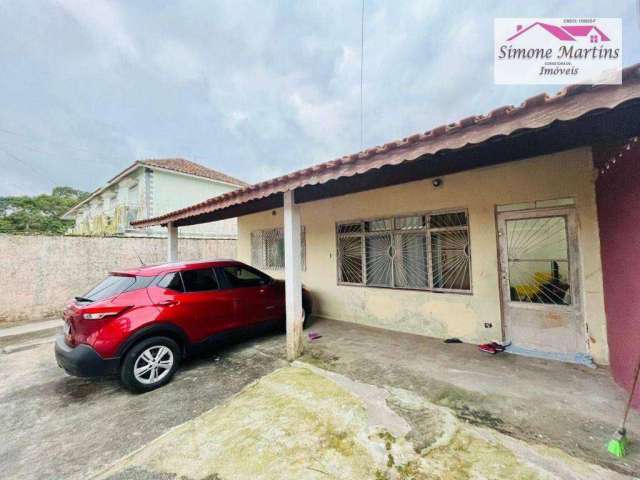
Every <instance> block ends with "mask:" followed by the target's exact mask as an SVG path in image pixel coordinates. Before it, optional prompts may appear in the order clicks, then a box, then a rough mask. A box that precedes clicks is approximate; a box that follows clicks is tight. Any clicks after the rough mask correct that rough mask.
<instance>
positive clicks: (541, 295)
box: [507, 216, 572, 305]
mask: <svg viewBox="0 0 640 480" xmlns="http://www.w3.org/2000/svg"><path fill="white" fill-rule="evenodd" d="M507 252H508V255H509V290H510V296H511V300H512V301H515V302H528V303H545V304H554V305H571V303H572V299H571V275H570V265H569V245H568V239H567V221H566V219H565V217H562V216H555V217H540V218H524V219H518V220H508V221H507Z"/></svg>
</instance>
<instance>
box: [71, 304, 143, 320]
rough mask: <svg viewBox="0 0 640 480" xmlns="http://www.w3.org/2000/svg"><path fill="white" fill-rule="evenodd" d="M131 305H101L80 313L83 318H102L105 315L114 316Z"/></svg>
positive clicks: (105, 316)
mask: <svg viewBox="0 0 640 480" xmlns="http://www.w3.org/2000/svg"><path fill="white" fill-rule="evenodd" d="M129 308H131V306H117V307H106V308H105V307H103V308H96V309H87V310H85V311H84V312H83V313H82V318H84V319H85V320H102V319H103V318H107V317H116V316H118V315H120V314H121V313H123V312H124V311H125V310H128V309H129Z"/></svg>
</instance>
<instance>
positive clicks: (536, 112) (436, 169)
mask: <svg viewBox="0 0 640 480" xmlns="http://www.w3.org/2000/svg"><path fill="white" fill-rule="evenodd" d="M622 79H623V83H622V85H593V86H592V85H571V86H568V87H566V88H564V89H563V90H562V91H560V92H558V93H557V94H556V95H552V96H549V95H547V94H544V93H543V94H540V95H536V96H534V97H531V98H528V99H526V100H525V101H524V102H522V104H521V105H520V106H518V107H514V106H503V107H500V108H496V109H494V110H492V111H491V112H489V113H488V114H486V115H480V116H471V117H467V118H464V119H462V120H460V121H458V122H455V123H451V124H449V125H442V126H440V127H437V128H434V129H432V130H429V131H427V132H425V133H419V134H415V135H411V136H409V137H407V138H404V139H402V140H398V141H394V142H390V143H387V144H384V145H382V146H379V147H374V148H370V149H367V150H364V151H362V152H359V153H354V154H352V155H347V156H344V157H342V158H338V159H335V160H331V161H329V162H325V163H321V164H318V165H314V166H311V167H308V168H305V169H302V170H298V171H295V172H292V173H289V174H287V175H283V176H280V177H276V178H273V179H270V180H266V181H263V182H259V183H256V184H254V185H249V186H246V187H243V188H240V189H238V190H234V191H232V192H228V193H225V194H222V195H219V196H216V197H213V198H210V199H208V200H205V201H203V202H200V203H197V204H195V205H191V206H189V207H185V208H182V209H180V210H176V211H174V212H170V213H167V214H164V215H161V216H157V217H153V218H149V219H145V220H139V221H137V222H133V223H132V225H134V226H135V227H139V228H142V227H149V226H152V225H166V224H167V223H168V222H173V223H174V225H176V226H185V225H193V224H198V223H205V222H211V221H216V220H221V219H225V218H231V217H237V216H242V215H246V214H249V213H255V212H260V211H264V210H269V209H273V208H278V207H281V206H282V204H283V200H282V194H283V193H284V192H286V191H289V190H294V191H295V200H296V203H304V202H308V201H314V200H319V199H321V198H329V197H333V196H338V195H345V194H348V193H354V192H358V191H364V190H370V189H374V188H380V187H383V186H389V185H396V184H400V183H406V182H410V181H415V180H420V179H424V178H431V177H436V176H439V175H444V174H450V173H455V172H459V171H463V170H469V169H472V168H477V167H481V166H486V165H493V164H498V163H504V162H508V161H514V160H519V159H523V158H527V157H531V156H535V155H542V154H545V153H552V152H557V151H561V150H566V149H570V148H576V147H580V146H587V145H595V144H603V143H612V142H616V141H620V140H622V139H625V138H628V137H630V136H634V135H638V134H640V122H638V121H637V119H638V118H640V64H636V65H633V66H630V67H627V68H625V69H624V70H623V72H622Z"/></svg>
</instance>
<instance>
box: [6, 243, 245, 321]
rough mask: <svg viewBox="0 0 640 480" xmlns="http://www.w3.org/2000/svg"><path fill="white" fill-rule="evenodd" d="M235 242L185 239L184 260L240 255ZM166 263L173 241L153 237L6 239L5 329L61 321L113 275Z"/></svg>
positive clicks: (181, 248)
mask: <svg viewBox="0 0 640 480" xmlns="http://www.w3.org/2000/svg"><path fill="white" fill-rule="evenodd" d="M235 250H236V240H235V239H194V238H184V239H180V242H179V245H178V258H179V259H181V260H196V259H202V258H233V257H235ZM138 255H139V256H140V258H141V259H142V261H143V262H145V263H147V264H151V263H159V262H164V261H166V258H167V240H166V239H164V238H151V237H135V238H134V237H78V236H68V235H64V236H63V235H58V236H47V235H0V274H2V278H4V279H5V282H4V285H3V287H2V288H1V289H0V325H1V324H2V323H3V322H17V321H20V322H27V321H38V320H42V319H43V318H49V317H59V316H60V315H61V313H62V309H63V308H64V306H65V305H66V303H67V302H68V301H69V299H70V298H72V297H73V296H75V295H82V294H83V293H86V292H87V291H88V290H89V289H90V288H91V287H92V286H94V285H96V284H97V283H98V282H99V281H101V280H102V279H103V278H104V277H105V275H106V274H107V272H110V271H112V270H118V269H123V268H127V267H136V266H138V265H140V260H139V259H138Z"/></svg>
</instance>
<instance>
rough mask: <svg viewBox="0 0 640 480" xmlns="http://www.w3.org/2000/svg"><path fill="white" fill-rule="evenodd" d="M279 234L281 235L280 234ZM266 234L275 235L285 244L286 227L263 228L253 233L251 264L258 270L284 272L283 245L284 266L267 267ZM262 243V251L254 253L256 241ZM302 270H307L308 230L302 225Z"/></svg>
mask: <svg viewBox="0 0 640 480" xmlns="http://www.w3.org/2000/svg"><path fill="white" fill-rule="evenodd" d="M278 232H279V233H278ZM265 234H273V235H274V236H278V239H282V241H283V242H284V227H272V228H261V229H257V230H253V231H251V234H250V247H251V264H252V265H253V266H255V267H257V268H262V269H264V270H271V271H275V272H281V271H284V245H283V249H282V251H283V257H282V266H273V265H267V256H268V255H267V253H268V252H267V248H265V242H266V238H265ZM258 235H259V238H257V241H258V242H259V243H260V251H259V252H255V251H254V240H256V237H257V236H258ZM300 269H301V270H302V271H303V272H304V271H306V270H307V229H306V226H305V225H300Z"/></svg>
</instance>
